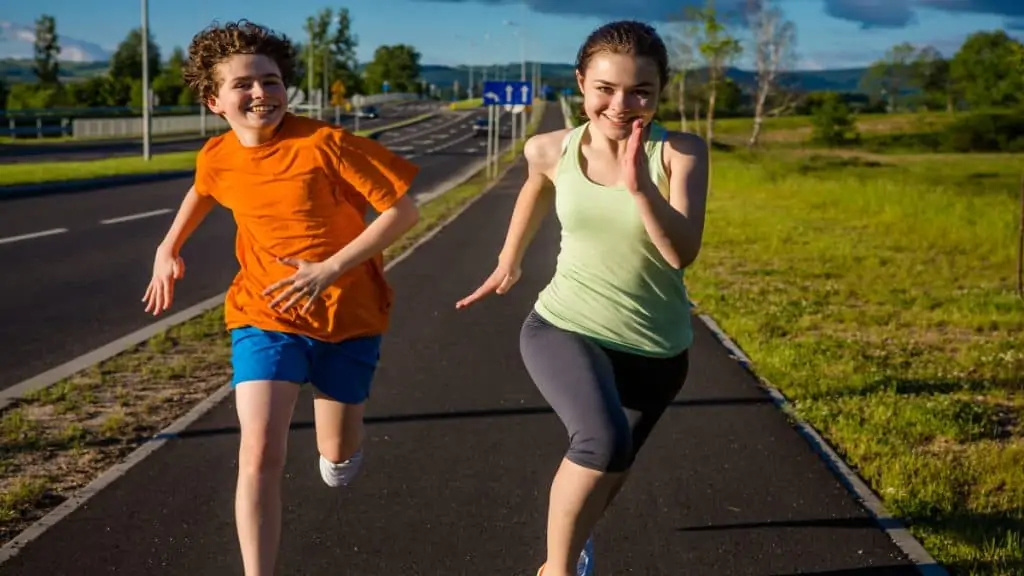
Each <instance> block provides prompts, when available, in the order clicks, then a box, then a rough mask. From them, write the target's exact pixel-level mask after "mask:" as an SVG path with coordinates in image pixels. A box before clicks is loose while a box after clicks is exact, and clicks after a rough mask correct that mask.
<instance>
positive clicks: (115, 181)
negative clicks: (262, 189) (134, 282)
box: [0, 112, 438, 201]
mask: <svg viewBox="0 0 1024 576" xmlns="http://www.w3.org/2000/svg"><path fill="white" fill-rule="evenodd" d="M437 114H438V112H433V113H430V114H424V115H422V116H416V117H413V118H409V119H406V120H403V121H400V122H396V123H395V124H391V125H388V126H382V127H380V128H378V129H376V130H373V131H371V132H366V133H365V134H363V136H365V137H367V138H370V139H373V140H376V139H377V138H379V137H380V135H381V134H383V133H385V132H388V131H390V130H396V129H398V128H405V127H406V126H412V125H414V124H419V123H420V122H424V121H426V120H429V119H431V118H433V117H434V116H436V115H437ZM196 151H197V152H198V151H199V149H196ZM194 174H195V170H193V169H189V170H166V171H163V172H150V173H147V174H124V175H120V176H100V177H98V178H81V179H77V180H60V181H57V182H44V183H42V184H12V185H9V186H0V201H3V200H7V199H13V198H24V197H26V196H45V195H47V194H59V193H62V192H87V191H90V190H96V189H99V188H107V187H110V186H126V185H129V184H146V183H150V182H164V181H167V180H176V179H178V178H191V177H192V176H193V175H194Z"/></svg>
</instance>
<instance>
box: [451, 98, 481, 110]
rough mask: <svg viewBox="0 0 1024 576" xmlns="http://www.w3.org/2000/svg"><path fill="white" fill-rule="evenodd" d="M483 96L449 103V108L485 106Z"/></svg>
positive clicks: (470, 108) (461, 108)
mask: <svg viewBox="0 0 1024 576" xmlns="http://www.w3.org/2000/svg"><path fill="white" fill-rule="evenodd" d="M483 103H484V99H483V98H469V99H467V100H458V101H456V102H452V103H451V104H449V106H448V107H449V108H451V109H452V110H472V109H474V108H479V107H480V106H483Z"/></svg>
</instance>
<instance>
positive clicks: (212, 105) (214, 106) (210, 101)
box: [206, 96, 224, 114]
mask: <svg viewBox="0 0 1024 576" xmlns="http://www.w3.org/2000/svg"><path fill="white" fill-rule="evenodd" d="M206 107H207V108H209V109H210V112H213V113H214V114H223V113H224V111H223V110H221V108H220V104H219V103H218V102H217V97H216V96H210V97H209V98H207V99H206Z"/></svg>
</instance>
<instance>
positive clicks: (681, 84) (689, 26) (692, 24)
mask: <svg viewBox="0 0 1024 576" xmlns="http://www.w3.org/2000/svg"><path fill="white" fill-rule="evenodd" d="M698 31H699V23H698V22H697V17H696V14H695V13H694V9H693V8H687V9H686V10H685V11H684V17H683V19H682V20H681V21H680V23H679V29H678V31H677V32H676V33H675V34H672V36H671V38H670V40H669V43H668V44H669V47H670V50H671V54H670V55H669V57H670V59H671V68H672V83H673V84H674V85H675V96H676V107H677V108H678V109H679V119H680V122H681V124H682V126H681V128H682V130H683V131H684V132H686V131H687V130H688V127H687V123H686V80H687V77H688V76H689V75H690V74H691V73H692V72H693V67H694V65H695V64H696V63H697V54H698V52H699V48H698V47H697V41H696V38H697V37H698Z"/></svg>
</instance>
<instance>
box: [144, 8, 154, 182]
mask: <svg viewBox="0 0 1024 576" xmlns="http://www.w3.org/2000/svg"><path fill="white" fill-rule="evenodd" d="M149 103H150V98H149V0H142V157H143V159H145V160H146V161H147V162H148V161H149V159H150V158H151V157H152V156H151V154H150V149H149V139H150V132H151V131H152V129H153V118H152V117H151V116H150V113H149Z"/></svg>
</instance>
